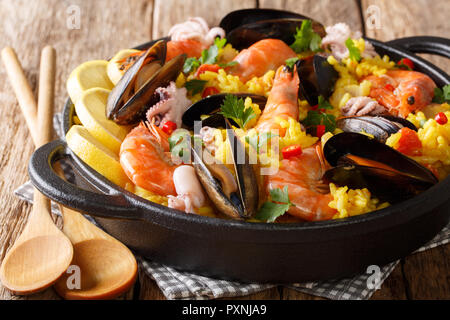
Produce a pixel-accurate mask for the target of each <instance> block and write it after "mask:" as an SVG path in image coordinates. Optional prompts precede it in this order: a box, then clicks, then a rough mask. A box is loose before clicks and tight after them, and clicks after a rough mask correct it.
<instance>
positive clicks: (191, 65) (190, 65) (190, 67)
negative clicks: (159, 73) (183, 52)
mask: <svg viewBox="0 0 450 320" xmlns="http://www.w3.org/2000/svg"><path fill="white" fill-rule="evenodd" d="M198 67H200V61H198V59H197V58H194V57H192V58H187V59H186V61H185V62H184V66H183V72H184V73H185V74H188V73H191V72H192V71H194V70H195V69H197V68H198Z"/></svg>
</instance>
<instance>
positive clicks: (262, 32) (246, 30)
mask: <svg viewBox="0 0 450 320" xmlns="http://www.w3.org/2000/svg"><path fill="white" fill-rule="evenodd" d="M305 20H306V19H305V18H302V19H300V18H282V19H270V20H261V21H257V22H253V23H249V24H244V25H241V26H239V27H237V28H235V29H233V30H231V31H230V32H229V33H227V34H226V37H227V41H228V43H230V44H231V45H232V46H233V48H235V49H237V50H242V49H246V48H248V47H250V46H251V45H252V44H254V43H256V42H258V41H260V40H263V39H279V40H282V41H284V42H285V43H286V44H287V45H291V44H292V43H294V41H295V34H296V30H297V29H300V28H301V26H302V23H303V22H304V21H305ZM312 28H313V30H314V31H315V32H316V33H318V34H319V35H320V36H321V37H324V36H325V29H324V27H323V26H322V25H321V24H320V23H318V22H317V21H312Z"/></svg>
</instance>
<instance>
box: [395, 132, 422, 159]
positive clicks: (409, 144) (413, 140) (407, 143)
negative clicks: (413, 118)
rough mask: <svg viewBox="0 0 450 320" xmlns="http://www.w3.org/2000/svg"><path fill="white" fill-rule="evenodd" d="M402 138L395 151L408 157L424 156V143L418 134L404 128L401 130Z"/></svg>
mask: <svg viewBox="0 0 450 320" xmlns="http://www.w3.org/2000/svg"><path fill="white" fill-rule="evenodd" d="M400 133H401V137H400V139H399V140H398V144H397V146H396V148H395V149H397V151H399V152H401V153H403V154H406V155H407V156H419V155H421V154H422V142H421V141H420V139H419V136H418V135H417V132H416V131H414V130H411V129H409V128H406V127H405V128H402V129H401V130H400Z"/></svg>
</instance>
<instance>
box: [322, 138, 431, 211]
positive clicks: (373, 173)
mask: <svg viewBox="0 0 450 320" xmlns="http://www.w3.org/2000/svg"><path fill="white" fill-rule="evenodd" d="M323 153H324V156H325V159H326V160H327V161H328V163H329V164H330V165H331V166H333V167H334V168H332V169H330V170H328V171H327V172H326V173H325V176H324V178H325V180H327V181H330V182H333V183H336V184H338V185H341V186H348V187H349V188H351V189H361V188H367V189H369V191H370V192H372V193H373V194H374V195H375V196H376V197H377V198H378V199H380V200H381V201H388V202H389V203H391V204H392V203H397V202H400V201H403V200H406V199H408V198H411V197H413V196H415V195H417V194H418V193H420V192H423V191H425V190H426V189H428V188H430V187H431V186H433V185H434V184H436V183H437V182H438V180H437V178H436V177H435V176H434V175H433V173H432V172H431V171H430V170H428V169H427V168H425V167H423V166H422V165H420V164H418V163H417V162H415V161H414V160H412V159H410V158H408V157H406V156H404V155H403V154H401V153H400V152H398V151H396V150H394V149H392V148H390V147H389V146H387V145H385V144H383V143H381V142H379V141H377V140H376V139H372V138H369V137H368V136H366V135H363V134H359V133H352V132H344V133H340V134H337V135H335V136H333V137H332V138H330V139H329V140H328V141H327V142H326V143H325V145H324V148H323Z"/></svg>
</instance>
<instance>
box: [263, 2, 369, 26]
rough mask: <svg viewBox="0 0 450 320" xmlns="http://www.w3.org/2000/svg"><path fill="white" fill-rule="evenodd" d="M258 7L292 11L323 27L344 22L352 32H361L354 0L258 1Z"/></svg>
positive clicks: (356, 5)
mask: <svg viewBox="0 0 450 320" xmlns="http://www.w3.org/2000/svg"><path fill="white" fill-rule="evenodd" d="M259 6H260V8H274V9H282V10H288V11H294V12H297V13H300V14H303V15H306V16H308V17H310V18H312V19H314V20H317V21H319V22H320V23H322V24H323V25H325V26H327V25H333V24H335V23H338V22H346V23H347V24H348V25H349V26H350V28H351V29H352V30H359V31H361V30H362V24H361V19H360V15H359V9H358V3H357V1H356V0H345V1H336V0H306V1H305V0H303V1H299V0H260V1H259Z"/></svg>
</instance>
